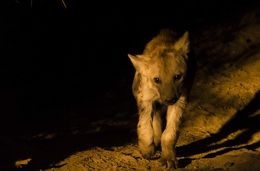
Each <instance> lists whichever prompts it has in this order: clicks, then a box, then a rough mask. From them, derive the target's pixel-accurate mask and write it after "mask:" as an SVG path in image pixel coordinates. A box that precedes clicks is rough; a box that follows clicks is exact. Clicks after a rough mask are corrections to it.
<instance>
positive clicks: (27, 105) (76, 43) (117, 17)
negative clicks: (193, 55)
mask: <svg viewBox="0 0 260 171" xmlns="http://www.w3.org/2000/svg"><path fill="white" fill-rule="evenodd" d="M65 2H66V5H67V8H65V7H64V5H63V4H62V1H59V0H58V1H51V0H48V1H43V0H40V1H33V3H32V4H31V2H30V1H29V0H28V1H23V2H22V1H19V0H17V1H10V2H8V4H5V5H7V6H6V8H5V9H4V10H2V14H1V15H2V20H1V45H0V48H1V50H0V56H1V62H0V64H1V67H0V76H1V86H0V113H1V119H0V128H1V129H0V145H1V147H0V150H3V151H4V153H3V154H5V156H1V157H0V159H1V161H0V163H1V162H3V165H2V166H4V167H3V168H8V167H9V166H10V165H11V163H12V162H14V161H15V160H18V159H19V158H24V157H25V158H26V156H27V155H31V154H33V155H34V156H36V158H37V157H38V158H40V159H41V157H42V158H43V159H44V160H45V162H36V164H35V163H34V165H33V166H32V168H34V169H35V168H37V169H39V168H47V167H48V165H49V164H50V163H51V162H52V161H51V160H53V161H54V160H55V161H59V160H62V159H64V158H65V157H67V154H72V153H73V152H76V151H80V149H84V148H83V146H84V147H86V146H87V147H92V146H95V145H96V144H95V140H93V142H91V143H92V144H91V143H90V144H91V145H90V144H89V145H87V144H86V145H82V144H84V143H87V140H84V141H83V142H82V143H81V144H78V146H77V145H75V144H74V146H77V147H74V146H73V148H72V147H71V148H64V149H63V153H62V154H61V155H58V154H56V155H54V156H55V157H53V158H48V157H47V158H48V159H46V156H47V155H52V154H51V153H50V154H46V153H44V154H43V155H41V154H39V153H40V152H39V153H38V148H42V147H43V146H45V145H44V143H45V142H38V140H37V141H36V140H32V141H30V140H28V139H30V137H33V136H34V135H37V134H40V133H42V132H52V131H54V132H58V133H59V134H60V136H61V137H62V138H64V137H66V136H67V135H66V134H67V132H69V131H68V130H69V129H70V128H71V127H73V126H75V125H76V126H78V129H79V130H80V129H82V130H84V129H87V126H86V127H84V124H83V123H80V122H79V124H77V122H78V121H79V120H82V121H84V120H86V121H87V123H88V124H89V123H92V122H95V121H97V120H100V119H102V120H106V119H107V118H113V117H114V116H115V115H116V113H120V112H123V113H126V116H124V117H126V118H127V117H129V118H133V117H135V113H136V106H135V101H134V99H133V96H132V92H131V83H132V79H133V75H134V68H133V66H132V64H131V62H130V60H129V58H128V57H127V54H128V53H131V54H140V53H142V50H143V48H144V46H145V44H146V43H147V42H148V41H149V40H150V39H151V38H152V37H153V36H154V35H155V34H157V33H158V31H159V30H160V29H161V28H166V27H168V28H172V29H175V31H176V32H178V33H179V34H182V33H183V32H185V31H186V30H189V31H190V33H191V38H192V36H193V35H195V36H196V34H197V35H198V33H199V32H200V30H202V29H205V28H206V27H207V26H209V25H212V24H216V23H218V22H220V21H221V22H223V21H224V22H225V21H226V20H230V19H231V20H236V19H237V18H238V17H239V16H240V15H241V14H242V12H244V11H248V10H250V9H251V8H253V7H254V6H256V5H257V4H256V2H253V1H248V2H246V3H245V2H243V3H242V2H241V1H237V2H236V3H234V2H233V1H232V2H231V1H230V2H224V1H207V2H206V1H198V2H195V1H191V2H189V1H188V0H187V1H183V2H179V3H175V5H174V6H172V8H170V7H169V4H165V5H163V4H161V5H160V8H161V9H160V10H162V8H164V7H165V9H166V10H165V11H167V12H165V11H164V10H162V11H164V12H159V11H158V14H160V15H157V14H156V13H155V12H151V11H152V10H151V11H149V10H145V11H142V10H141V9H140V10H139V9H136V11H135V8H130V9H127V5H123V6H122V7H121V8H119V7H118V8H116V7H115V10H112V8H111V9H110V10H109V8H108V7H107V8H105V6H106V4H104V6H102V7H100V6H101V4H100V6H98V5H93V6H91V5H90V4H87V3H86V2H84V1H83V0H82V1H81V0H80V1H77V2H72V1H66V0H65ZM31 5H32V6H31ZM137 11H142V14H143V15H141V14H140V15H138V14H139V13H138V12H137ZM131 114H132V115H133V116H130V115H131ZM134 124H135V123H133V125H134ZM132 134H133V135H134V133H132ZM24 137H26V138H24ZM126 138H128V137H126ZM32 139H33V138H32ZM64 139H65V138H64ZM93 139H94V138H93ZM39 141H40V140H39ZM70 141H72V140H70ZM126 141H127V140H126ZM57 142H59V141H57ZM57 142H56V141H55V143H56V146H58V145H57ZM16 143H17V144H18V145H16ZM21 144H22V145H21ZM28 144H29V145H28ZM30 144H32V146H33V150H32V152H31V151H30V150H29V151H28V150H23V149H24V146H26V147H25V148H26V149H27V148H28V147H27V146H29V148H30ZM39 144H40V145H39ZM46 144H48V145H49V144H51V143H50V142H47V143H46ZM110 144H111V145H113V141H112V142H110ZM20 145H21V147H20ZM37 145H39V147H38V146H37ZM97 145H98V144H97ZM120 145H122V144H120ZM6 146H7V148H5V147H6ZM50 146H51V145H50ZM64 146H66V145H64ZM71 146H72V145H71ZM81 146H82V147H81ZM66 147H67V146H66ZM69 147H70V146H69ZM43 148H45V147H43ZM35 149H36V150H35ZM66 149H67V150H68V151H64V150H66ZM0 153H2V152H0ZM40 155H41V157H39V156H40ZM2 157H4V159H2ZM38 158H37V159H38ZM40 159H38V160H39V161H40ZM29 168H30V167H29ZM0 169H1V167H0ZM37 169H36V170H37Z"/></svg>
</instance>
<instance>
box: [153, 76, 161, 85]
mask: <svg viewBox="0 0 260 171" xmlns="http://www.w3.org/2000/svg"><path fill="white" fill-rule="evenodd" d="M153 81H154V82H155V83H156V84H159V83H160V82H161V80H160V78H159V77H154V78H153Z"/></svg>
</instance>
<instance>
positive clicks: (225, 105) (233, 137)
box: [32, 12, 260, 171]
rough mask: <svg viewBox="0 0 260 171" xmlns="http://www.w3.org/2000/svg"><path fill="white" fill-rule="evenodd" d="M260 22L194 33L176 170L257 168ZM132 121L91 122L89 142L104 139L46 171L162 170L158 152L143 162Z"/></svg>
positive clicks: (248, 19)
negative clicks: (194, 66)
mask: <svg viewBox="0 0 260 171" xmlns="http://www.w3.org/2000/svg"><path fill="white" fill-rule="evenodd" d="M257 18H259V14H257V13H256V12H252V13H249V14H247V15H244V16H243V17H242V18H240V20H239V21H238V22H236V23H231V24H230V23H226V26H225V23H224V26H223V23H221V24H222V25H219V26H217V25H214V26H209V27H208V28H205V29H204V30H205V31H201V32H199V33H197V34H196V35H195V38H196V42H195V54H196V56H197V57H198V71H197V76H196V79H195V84H194V87H193V89H192V93H191V99H190V104H189V105H188V108H187V111H186V112H185V116H184V123H183V126H182V130H181V135H180V138H179V141H178V144H177V147H178V149H177V155H178V159H179V168H178V169H177V170H240V171H241V170H252V171H255V170H260V124H259V123H260V106H259V103H260V91H259V90H260V31H259V30H260V24H259V21H258V20H259V19H257ZM135 121H136V120H135V118H123V119H120V117H119V119H118V118H116V117H115V118H112V119H111V120H100V121H97V122H95V123H92V124H91V125H90V126H89V129H88V130H86V132H85V134H86V136H88V137H87V138H89V139H91V135H92V134H100V135H102V136H98V139H95V140H93V141H92V140H91V143H92V144H93V145H92V146H90V147H91V148H87V150H78V151H79V152H77V153H73V154H71V155H70V156H69V157H67V158H65V159H64V160H63V161H57V162H56V163H53V165H52V166H51V168H48V169H46V170H54V171H62V170H64V171H67V170H71V171H74V170H77V171H80V170H82V171H83V170H156V171H157V170H164V167H163V166H162V165H161V163H160V162H159V158H160V153H159V152H157V153H156V155H155V156H154V157H153V159H152V160H145V159H143V158H142V157H141V155H140V153H139V151H138V148H137V146H136V141H135V138H136V137H135ZM124 130H127V131H124ZM75 134H78V133H77V132H75ZM115 134H120V136H118V135H117V136H114V135H115ZM95 138H97V136H95ZM121 138H122V139H121ZM74 140H75V141H81V140H80V139H78V140H77V139H74ZM108 140H109V142H108ZM88 141H89V140H88ZM88 141H86V142H88ZM127 141H128V142H127ZM116 142H120V143H116ZM121 142H125V143H124V144H123V143H121ZM126 142H127V143H126ZM105 143H107V145H106V146H104V145H99V144H105ZM64 150H66V149H64ZM32 160H33V159H32ZM43 170H44V169H43Z"/></svg>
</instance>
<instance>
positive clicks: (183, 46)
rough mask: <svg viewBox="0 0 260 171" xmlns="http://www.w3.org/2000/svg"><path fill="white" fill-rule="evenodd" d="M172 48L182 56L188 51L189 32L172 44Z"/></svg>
mask: <svg viewBox="0 0 260 171" xmlns="http://www.w3.org/2000/svg"><path fill="white" fill-rule="evenodd" d="M174 48H175V49H176V50H177V51H179V52H180V53H182V54H183V55H184V56H186V55H187V53H189V51H190V40H189V32H188V31H186V32H185V33H184V34H183V35H182V36H181V37H180V38H179V40H177V41H176V42H175V44H174Z"/></svg>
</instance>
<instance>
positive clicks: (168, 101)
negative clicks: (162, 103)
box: [166, 97, 178, 105]
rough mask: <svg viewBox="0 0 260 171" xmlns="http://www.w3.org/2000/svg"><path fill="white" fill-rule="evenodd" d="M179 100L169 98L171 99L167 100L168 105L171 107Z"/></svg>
mask: <svg viewBox="0 0 260 171" xmlns="http://www.w3.org/2000/svg"><path fill="white" fill-rule="evenodd" d="M177 100H178V98H177V97H173V98H169V99H167V100H166V103H167V104H169V105H172V104H174V103H176V102H177Z"/></svg>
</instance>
